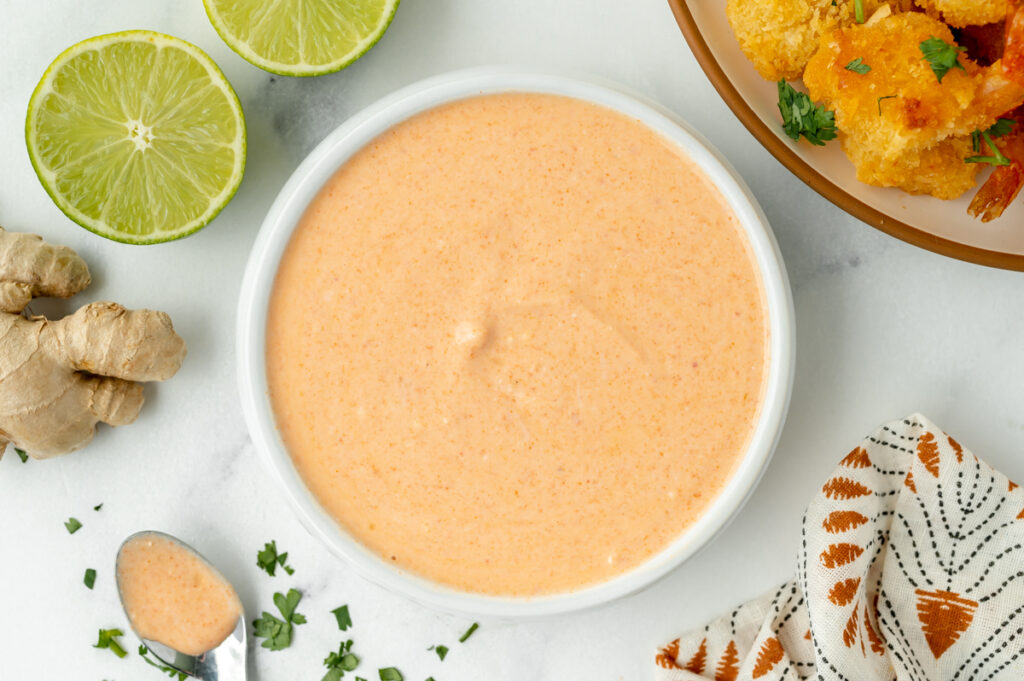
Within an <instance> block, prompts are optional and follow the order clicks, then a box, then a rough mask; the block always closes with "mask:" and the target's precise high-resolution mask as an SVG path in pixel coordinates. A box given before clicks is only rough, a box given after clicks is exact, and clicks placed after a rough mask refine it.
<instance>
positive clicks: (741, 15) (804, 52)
mask: <svg viewBox="0 0 1024 681" xmlns="http://www.w3.org/2000/svg"><path fill="white" fill-rule="evenodd" d="M885 4H887V3H886V2H884V0H864V10H865V13H866V14H867V15H868V16H870V15H871V13H873V12H874V11H875V10H876V9H878V8H879V7H880V6H882V5H885ZM893 4H895V3H893ZM854 7H855V3H854V0H835V1H833V0H728V3H727V4H726V8H725V11H726V14H727V16H728V17H729V23H730V24H731V25H732V30H733V32H734V33H735V34H736V39H737V40H738V41H739V43H740V48H741V49H742V50H743V53H744V54H745V55H747V59H749V60H750V61H751V63H753V65H754V67H755V68H756V69H757V70H758V72H759V73H760V74H761V75H762V76H764V77H765V78H767V79H768V80H779V79H782V78H785V79H787V80H792V79H794V78H799V77H800V74H802V73H803V72H804V68H805V67H806V66H807V61H808V60H809V59H810V58H811V55H813V54H814V53H815V51H817V49H818V42H819V40H820V38H821V36H822V35H824V34H826V33H829V32H830V31H833V30H835V29H836V28H839V27H842V26H847V25H849V24H852V23H854V21H855V18H856V17H855V12H854Z"/></svg>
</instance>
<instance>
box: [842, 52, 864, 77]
mask: <svg viewBox="0 0 1024 681" xmlns="http://www.w3.org/2000/svg"><path fill="white" fill-rule="evenodd" d="M844 68H845V69H846V70H847V71H853V72H854V73H859V74H860V75H862V76H863V75H864V74H865V73H867V72H868V71H870V70H871V67H870V66H868V65H867V64H865V63H864V57H857V58H856V59H854V60H853V61H851V62H850V63H849V64H847V65H846V66H845V67H844Z"/></svg>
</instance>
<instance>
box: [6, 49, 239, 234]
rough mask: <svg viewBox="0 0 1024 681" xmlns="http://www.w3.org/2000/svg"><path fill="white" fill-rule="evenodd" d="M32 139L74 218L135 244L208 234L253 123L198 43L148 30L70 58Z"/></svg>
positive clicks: (51, 73) (37, 109) (42, 94)
mask: <svg viewBox="0 0 1024 681" xmlns="http://www.w3.org/2000/svg"><path fill="white" fill-rule="evenodd" d="M25 138H26V142H27V143H28V155H29V158H31V159H32V165H33V166H34V167H35V170H36V174H37V175H38V176H39V181H40V182H42V184H43V187H44V188H45V189H46V191H47V193H49V195H50V197H51V198H52V199H53V201H54V202H55V203H56V204H57V206H58V207H59V208H60V209H61V210H62V211H64V213H65V214H66V215H67V216H68V217H69V218H71V219H72V220H74V221H75V222H77V223H78V224H80V225H82V226H83V227H85V228H86V229H88V230H91V231H93V232H96V233H97V234H99V235H100V236H105V237H107V238H108V239H114V240H115V241H123V242H126V243H133V244H153V243H160V242H163V241H170V240H171V239H178V238H181V237H183V236H186V235H188V234H191V233H192V232H194V231H196V230H198V229H199V228H201V227H203V226H204V225H205V224H206V223H208V222H209V221H210V220H212V219H213V217H214V216H215V215H217V213H219V212H220V210H221V209H222V208H223V207H224V206H225V205H226V204H227V203H228V201H230V200H231V197H232V196H234V194H235V190H237V189H238V185H239V183H240V182H241V181H242V172H243V171H244V169H245V119H244V117H243V115H242V106H241V104H239V102H238V97H237V96H236V95H235V92H234V90H232V89H231V85H230V84H229V83H228V81H227V79H226V78H224V74H223V73H221V71H220V69H218V68H217V65H216V64H214V63H213V61H212V60H211V59H210V58H209V57H208V56H206V54H205V53H203V51H202V50H200V49H199V48H198V47H196V46H195V45H190V44H189V43H187V42H185V41H183V40H179V39H178V38H173V37H171V36H167V35H162V34H159V33H153V32H150V31H125V32H123V33H113V34H110V35H102V36H98V37H95V38H90V39H88V40H84V41H82V42H80V43H78V44H77V45H74V46H72V47H70V48H68V49H67V50H65V51H64V52H63V53H62V54H61V55H60V56H59V57H57V59H55V60H54V62H53V63H52V64H50V68H48V69H47V70H46V73H44V74H43V78H42V80H40V81H39V85H37V86H36V89H35V92H33V93H32V99H31V100H30V101H29V105H28V119H27V120H26V122H25Z"/></svg>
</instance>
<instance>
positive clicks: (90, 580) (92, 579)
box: [82, 568, 96, 589]
mask: <svg viewBox="0 0 1024 681" xmlns="http://www.w3.org/2000/svg"><path fill="white" fill-rule="evenodd" d="M82 581H83V582H84V583H85V585H86V586H87V587H89V588H90V589H91V588H92V587H93V585H94V584H96V571H95V570H93V569H92V568H89V569H88V570H86V571H85V578H84V579H83V580H82Z"/></svg>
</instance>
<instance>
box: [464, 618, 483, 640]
mask: <svg viewBox="0 0 1024 681" xmlns="http://www.w3.org/2000/svg"><path fill="white" fill-rule="evenodd" d="M479 628H480V624H479V623H477V622H473V624H472V625H471V626H470V627H469V629H466V633H465V634H463V635H462V638H460V639H459V643H465V642H466V639H468V638H469V637H470V636H472V635H473V632H474V631H476V630H477V629H479Z"/></svg>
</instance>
